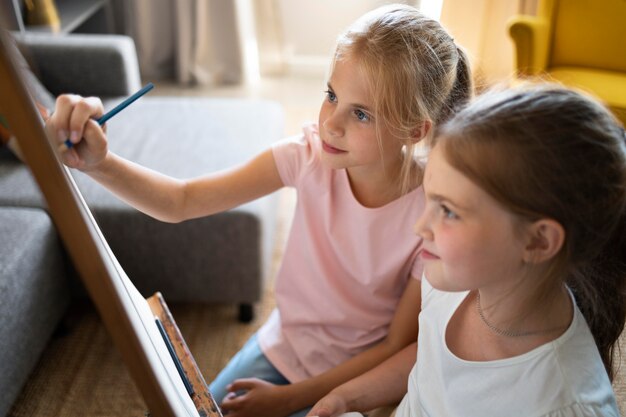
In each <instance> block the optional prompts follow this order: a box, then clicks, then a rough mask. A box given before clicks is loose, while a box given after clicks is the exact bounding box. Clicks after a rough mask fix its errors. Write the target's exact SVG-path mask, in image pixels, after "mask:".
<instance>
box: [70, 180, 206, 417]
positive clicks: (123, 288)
mask: <svg viewBox="0 0 626 417" xmlns="http://www.w3.org/2000/svg"><path fill="white" fill-rule="evenodd" d="M65 169H66V170H67V168H65ZM70 178H71V180H70V181H71V182H73V178H72V177H71V176H70ZM73 186H74V187H76V184H73ZM76 189H77V188H76ZM78 195H79V198H80V199H81V200H82V203H83V204H84V205H85V207H87V205H86V204H85V202H84V200H83V197H82V195H81V194H80V193H78ZM87 213H88V216H89V217H90V220H91V221H92V224H93V226H94V229H95V231H96V232H97V233H98V234H99V235H100V237H101V243H102V244H103V246H104V248H105V250H106V251H107V255H108V257H109V258H110V260H111V261H113V264H114V265H115V270H116V272H117V276H118V277H119V279H118V280H116V279H113V280H111V282H112V283H113V285H114V288H115V291H116V292H117V294H118V297H119V299H120V300H121V302H122V306H123V308H124V309H125V311H126V316H127V317H128V319H129V320H130V322H131V326H132V327H133V330H134V332H135V334H136V335H137V337H138V339H139V343H140V344H141V346H142V350H143V351H144V352H145V354H146V357H147V359H148V362H149V363H150V366H151V368H152V370H153V371H154V373H155V375H156V378H157V380H158V383H159V385H160V386H161V387H162V388H163V391H164V392H165V395H166V398H167V401H168V402H169V403H170V405H171V406H172V409H173V410H174V411H175V413H176V416H192V417H199V414H198V410H197V409H196V406H195V404H194V403H193V401H191V398H190V397H189V394H188V393H187V389H186V388H185V385H184V383H183V380H182V379H181V377H180V374H179V373H178V370H177V369H176V365H175V364H174V360H173V359H172V356H171V355H170V352H169V350H168V349H167V346H166V345H165V341H164V340H163V336H161V332H160V331H159V329H158V328H157V325H156V322H155V316H154V313H152V310H151V309H150V305H149V304H148V301H146V299H145V298H144V297H143V296H142V295H141V293H139V291H138V290H137V288H136V287H135V285H134V284H133V283H132V282H131V280H130V278H128V275H126V272H124V269H122V266H121V265H120V263H119V262H118V260H117V258H116V257H115V255H114V254H113V252H112V251H111V248H110V247H109V244H108V243H107V241H106V239H105V238H104V236H103V235H102V231H101V230H100V228H99V227H98V225H97V223H96V221H95V219H94V218H93V215H92V214H91V211H89V210H87Z"/></svg>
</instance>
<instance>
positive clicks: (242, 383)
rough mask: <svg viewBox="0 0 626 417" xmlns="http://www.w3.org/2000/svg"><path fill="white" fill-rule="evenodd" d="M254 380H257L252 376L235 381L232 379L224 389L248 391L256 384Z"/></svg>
mask: <svg viewBox="0 0 626 417" xmlns="http://www.w3.org/2000/svg"><path fill="white" fill-rule="evenodd" d="M256 381H257V380H256V379H254V378H243V379H236V380H235V381H233V383H232V384H230V385H228V386H227V387H226V390H227V391H229V392H236V391H241V390H245V391H248V390H251V389H252V388H254V387H255V386H256Z"/></svg>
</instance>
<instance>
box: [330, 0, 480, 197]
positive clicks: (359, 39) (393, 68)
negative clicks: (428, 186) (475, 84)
mask: <svg viewBox="0 0 626 417" xmlns="http://www.w3.org/2000/svg"><path fill="white" fill-rule="evenodd" d="M346 57H351V58H355V59H356V60H357V61H358V63H359V64H360V65H361V68H362V69H363V70H364V71H365V74H366V76H367V79H368V81H369V84H370V88H371V92H372V97H374V107H375V114H376V117H377V118H378V119H379V120H381V121H382V122H383V123H384V124H385V125H386V126H387V127H388V128H389V129H390V130H391V131H392V132H393V134H394V136H395V137H396V139H397V140H400V141H403V143H404V155H405V158H404V161H403V164H402V170H401V173H400V177H401V178H400V181H399V185H400V190H401V192H402V193H403V194H404V193H405V192H407V191H408V189H409V184H411V183H412V182H413V181H412V179H414V178H415V176H416V175H421V173H420V172H416V170H417V169H418V168H417V167H416V164H415V163H414V159H413V156H414V154H415V144H414V143H413V142H412V141H410V139H411V138H412V137H413V135H414V134H415V132H416V130H417V129H419V128H420V126H422V124H423V123H424V122H425V121H430V122H431V123H432V125H433V127H434V126H435V125H437V124H439V123H441V122H443V121H445V120H447V119H448V118H449V117H450V115H452V114H453V113H454V112H455V111H457V110H458V109H459V108H461V107H462V106H463V105H465V104H466V103H467V102H468V101H469V99H470V97H471V96H472V77H471V73H470V66H469V62H468V58H467V55H466V54H465V52H464V51H463V49H462V48H460V47H459V46H458V45H457V44H456V43H455V42H454V40H453V39H452V37H451V36H450V35H449V34H448V32H447V31H446V30H445V29H444V28H443V27H442V26H441V25H440V24H439V22H437V21H435V20H433V19H430V18H428V17H426V16H424V15H423V14H422V13H420V12H419V11H418V10H417V9H416V8H414V7H411V6H407V5H404V4H393V5H387V6H382V7H379V8H377V9H375V10H373V11H371V12H369V13H366V14H365V15H364V16H362V17H361V18H360V19H359V20H357V21H356V22H355V23H354V24H352V25H351V26H350V27H349V28H348V29H347V31H346V32H345V33H343V34H342V35H341V36H340V37H339V39H338V41H337V48H336V50H335V55H334V59H333V65H334V62H336V61H338V60H342V59H344V58H346ZM377 126H379V125H377ZM431 132H432V130H431ZM379 139H380V137H379Z"/></svg>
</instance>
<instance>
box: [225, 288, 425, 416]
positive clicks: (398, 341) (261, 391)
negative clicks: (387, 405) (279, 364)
mask: <svg viewBox="0 0 626 417" xmlns="http://www.w3.org/2000/svg"><path fill="white" fill-rule="evenodd" d="M421 304H422V303H421V282H420V281H419V280H417V279H413V278H411V279H410V281H409V284H408V285H407V287H406V289H405V291H404V294H403V295H402V298H401V299H400V303H399V304H398V308H397V310H396V313H395V315H394V318H393V321H392V322H391V325H390V328H389V333H388V335H387V337H386V338H385V339H384V340H383V341H382V342H381V343H379V344H378V345H376V346H374V347H372V348H370V349H368V350H366V351H364V352H361V353H360V354H358V355H356V356H355V357H353V358H351V359H349V360H348V361H346V362H344V363H342V364H341V365H339V366H337V367H335V368H332V369H330V370H329V371H327V372H325V373H323V374H320V375H318V376H315V377H313V378H309V379H307V380H304V381H302V382H298V383H294V384H288V385H280V386H269V385H268V384H265V383H263V382H261V381H258V380H257V381H255V380H238V381H235V382H234V383H233V384H231V386H230V387H229V391H231V392H236V391H239V390H245V391H248V392H247V393H246V394H243V395H241V396H230V397H227V398H226V400H225V401H224V402H223V404H222V407H223V409H224V410H226V411H235V413H234V415H235V416H239V415H241V416H244V415H245V416H248V415H264V414H263V412H261V409H263V410H264V411H268V415H288V414H290V413H293V412H295V411H298V410H301V409H303V408H305V407H308V406H310V405H311V404H315V403H316V402H317V401H318V400H319V399H320V398H322V397H323V396H325V395H326V394H328V393H329V392H330V391H331V390H333V389H334V388H336V387H338V386H339V385H341V384H343V383H345V382H347V381H349V380H351V379H353V378H355V377H357V376H359V375H361V374H363V373H365V372H367V371H369V370H370V369H372V368H374V367H376V366H377V365H379V364H381V363H382V362H384V361H385V360H386V359H388V358H390V357H392V356H393V355H395V354H396V353H397V352H399V351H401V350H402V349H404V348H405V347H406V346H408V345H410V344H411V343H414V342H415V341H416V340H417V333H418V315H419V312H420V310H421ZM414 361H415V357H413V362H414ZM411 366H412V364H409V365H407V367H408V369H407V370H406V375H408V373H409V372H410V370H411ZM396 377H397V374H396ZM402 382H403V383H404V384H405V386H404V389H405V390H406V378H405V379H404V380H403V381H402ZM255 391H256V392H255ZM269 391H272V392H269ZM271 411H273V413H271ZM277 411H278V412H277Z"/></svg>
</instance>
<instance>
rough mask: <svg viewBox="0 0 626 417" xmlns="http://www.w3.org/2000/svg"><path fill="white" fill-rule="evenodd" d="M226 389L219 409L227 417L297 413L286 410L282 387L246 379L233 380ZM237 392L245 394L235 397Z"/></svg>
mask: <svg viewBox="0 0 626 417" xmlns="http://www.w3.org/2000/svg"><path fill="white" fill-rule="evenodd" d="M227 389H228V391H229V394H228V395H226V397H225V398H224V401H223V402H222V405H221V408H222V411H223V412H224V414H228V417H282V416H287V415H289V414H290V413H292V412H294V411H298V410H289V409H288V407H287V405H286V396H285V395H284V389H285V386H284V385H275V384H272V383H270V382H267V381H263V380H261V379H258V378H246V379H237V380H235V381H234V382H233V383H232V384H230V385H229V386H228V387H227ZM238 391H245V392H244V393H243V394H240V395H237V394H236V392H238Z"/></svg>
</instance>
